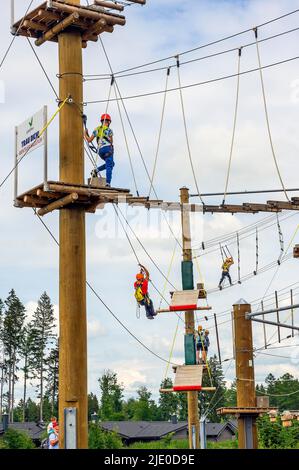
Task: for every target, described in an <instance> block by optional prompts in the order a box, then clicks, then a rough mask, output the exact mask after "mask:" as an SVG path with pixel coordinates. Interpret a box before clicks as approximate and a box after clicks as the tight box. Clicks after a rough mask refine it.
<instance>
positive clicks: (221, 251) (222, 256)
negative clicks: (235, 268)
mask: <svg viewBox="0 0 299 470" xmlns="http://www.w3.org/2000/svg"><path fill="white" fill-rule="evenodd" d="M219 246H220V253H221V258H222V261H223V263H224V253H223V248H222V245H221V243H219Z"/></svg>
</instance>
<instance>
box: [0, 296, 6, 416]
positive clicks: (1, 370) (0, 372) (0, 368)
mask: <svg viewBox="0 0 299 470" xmlns="http://www.w3.org/2000/svg"><path fill="white" fill-rule="evenodd" d="M3 312H4V303H3V302H2V300H1V299H0V421H2V408H3V389H4V384H5V382H6V380H7V376H6V372H7V369H6V365H5V358H4V347H3V315H4V313H3Z"/></svg>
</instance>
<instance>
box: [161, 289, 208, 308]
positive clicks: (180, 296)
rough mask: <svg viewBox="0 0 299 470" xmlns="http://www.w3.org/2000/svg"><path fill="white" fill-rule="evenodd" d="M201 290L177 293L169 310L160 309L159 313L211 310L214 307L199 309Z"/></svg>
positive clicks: (173, 296) (174, 294) (173, 295)
mask: <svg viewBox="0 0 299 470" xmlns="http://www.w3.org/2000/svg"><path fill="white" fill-rule="evenodd" d="M199 293H200V291H199V289H196V290H182V291H175V292H173V294H172V299H171V303H170V305H169V308H168V309H159V310H157V313H166V312H185V311H188V310H211V308H212V307H197V301H198V298H199Z"/></svg>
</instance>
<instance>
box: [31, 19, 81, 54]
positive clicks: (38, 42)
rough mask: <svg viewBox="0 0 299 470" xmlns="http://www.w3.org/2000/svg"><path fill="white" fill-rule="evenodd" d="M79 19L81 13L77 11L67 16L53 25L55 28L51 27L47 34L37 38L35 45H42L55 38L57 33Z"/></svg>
mask: <svg viewBox="0 0 299 470" xmlns="http://www.w3.org/2000/svg"><path fill="white" fill-rule="evenodd" d="M78 19H79V14H78V13H77V12H74V13H72V14H71V15H69V16H68V17H67V18H65V19H64V20H62V21H60V23H58V24H57V25H56V26H53V28H51V29H49V30H48V31H47V32H46V33H45V34H43V36H42V37H41V38H39V39H37V40H36V41H35V45H36V46H41V45H42V44H44V43H45V42H46V41H50V40H51V39H53V37H54V36H57V34H59V33H60V32H61V31H63V30H64V29H66V28H67V27H68V26H70V25H71V24H73V23H75V21H76V20H78Z"/></svg>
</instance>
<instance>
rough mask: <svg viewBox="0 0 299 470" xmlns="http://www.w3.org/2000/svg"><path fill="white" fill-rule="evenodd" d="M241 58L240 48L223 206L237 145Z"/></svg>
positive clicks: (239, 51)
mask: <svg viewBox="0 0 299 470" xmlns="http://www.w3.org/2000/svg"><path fill="white" fill-rule="evenodd" d="M241 56H242V49H241V48H240V49H239V50H238V77H237V92H236V103H235V112H234V124H233V134H232V140H231V145H230V153H229V160H228V168H227V175H226V182H225V188H224V193H223V201H222V204H223V205H224V204H225V199H226V194H227V190H228V183H229V177H230V171H231V164H232V158H233V151H234V144H235V135H236V126H237V117H238V109H239V93H240V69H241Z"/></svg>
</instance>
